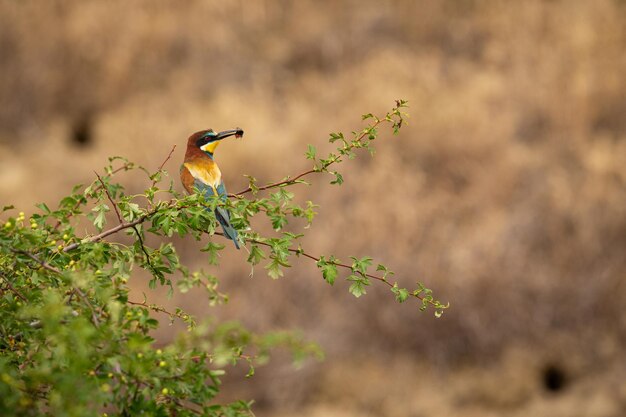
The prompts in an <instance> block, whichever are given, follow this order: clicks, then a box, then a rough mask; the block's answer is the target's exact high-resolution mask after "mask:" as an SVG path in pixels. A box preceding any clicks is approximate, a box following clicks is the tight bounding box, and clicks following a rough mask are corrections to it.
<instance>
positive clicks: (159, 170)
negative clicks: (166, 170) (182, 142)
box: [152, 144, 176, 187]
mask: <svg viewBox="0 0 626 417" xmlns="http://www.w3.org/2000/svg"><path fill="white" fill-rule="evenodd" d="M175 149H176V144H174V146H172V150H171V151H170V153H169V154H168V155H167V157H166V158H165V160H164V161H163V163H161V165H160V166H159V169H157V172H156V173H155V174H154V175H155V178H154V179H153V180H152V187H154V186H155V185H156V183H157V179H156V174H158V173H159V172H162V171H163V167H164V166H165V164H166V163H167V161H169V159H170V158H171V157H172V154H173V153H174V150H175Z"/></svg>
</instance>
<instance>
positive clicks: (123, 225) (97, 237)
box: [63, 211, 156, 252]
mask: <svg viewBox="0 0 626 417" xmlns="http://www.w3.org/2000/svg"><path fill="white" fill-rule="evenodd" d="M154 213H156V211H152V212H150V213H146V214H144V215H143V216H141V217H138V218H136V219H135V220H133V221H131V222H124V223H121V224H118V225H117V226H115V227H113V228H111V229H109V230H105V231H104V232H102V233H99V234H97V235H94V236H91V237H88V238H85V239H83V240H81V241H80V242H74V243H72V244H70V245H67V246H66V247H64V248H63V252H69V251H71V250H74V249H76V248H77V247H79V246H80V245H82V244H85V243H93V242H99V241H101V240H102V239H104V238H105V237H107V236H110V235H112V234H115V233H117V232H119V231H120V230H124V229H128V228H129V227H133V226H135V225H138V224H140V223H143V222H145V221H146V220H147V219H148V217H149V216H151V215H153V214H154Z"/></svg>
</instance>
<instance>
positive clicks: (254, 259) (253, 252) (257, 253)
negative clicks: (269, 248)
mask: <svg viewBox="0 0 626 417" xmlns="http://www.w3.org/2000/svg"><path fill="white" fill-rule="evenodd" d="M265 258H266V256H265V253H264V252H263V250H262V249H261V248H259V246H258V245H255V244H253V245H252V246H251V247H250V255H249V256H248V260H247V261H248V263H250V264H252V265H257V264H258V263H259V262H261V260H263V259H265Z"/></svg>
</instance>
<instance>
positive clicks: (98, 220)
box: [91, 203, 111, 231]
mask: <svg viewBox="0 0 626 417" xmlns="http://www.w3.org/2000/svg"><path fill="white" fill-rule="evenodd" d="M110 210H111V209H110V208H109V206H107V205H106V204H104V203H102V204H100V205H98V206H96V207H94V208H93V209H92V210H91V211H93V212H96V213H97V215H96V217H95V218H94V219H93V225H94V226H95V227H96V228H97V229H98V230H99V231H102V229H103V228H104V224H105V223H106V216H105V214H106V212H107V211H110Z"/></svg>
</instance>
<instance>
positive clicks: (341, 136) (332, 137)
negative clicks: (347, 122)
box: [328, 132, 344, 143]
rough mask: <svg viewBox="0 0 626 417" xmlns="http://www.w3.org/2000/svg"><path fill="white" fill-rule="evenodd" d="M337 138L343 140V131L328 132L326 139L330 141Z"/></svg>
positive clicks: (334, 140)
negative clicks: (328, 137)
mask: <svg viewBox="0 0 626 417" xmlns="http://www.w3.org/2000/svg"><path fill="white" fill-rule="evenodd" d="M338 140H344V138H343V133H341V132H339V133H331V134H330V139H328V141H329V142H330V143H333V142H336V141H338Z"/></svg>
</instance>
